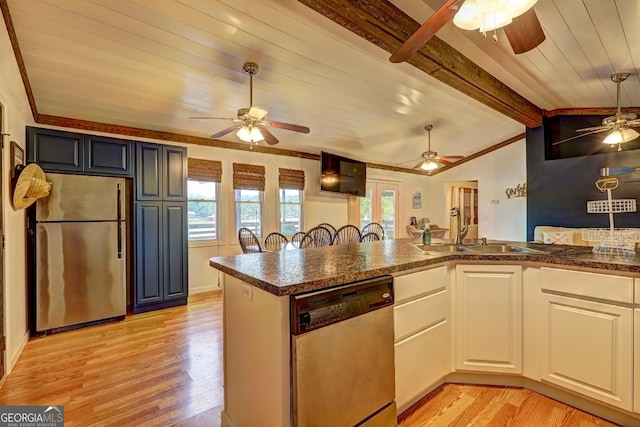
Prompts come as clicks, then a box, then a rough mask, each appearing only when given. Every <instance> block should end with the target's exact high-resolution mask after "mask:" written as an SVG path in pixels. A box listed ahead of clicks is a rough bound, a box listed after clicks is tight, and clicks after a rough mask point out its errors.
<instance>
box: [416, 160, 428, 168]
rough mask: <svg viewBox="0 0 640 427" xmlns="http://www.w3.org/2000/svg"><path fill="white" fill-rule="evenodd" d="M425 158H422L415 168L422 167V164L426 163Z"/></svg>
mask: <svg viewBox="0 0 640 427" xmlns="http://www.w3.org/2000/svg"><path fill="white" fill-rule="evenodd" d="M424 162H425V160H424V159H423V160H420V162H418V164H417V165H415V166H414V167H413V168H414V169H420V168H421V167H422V165H424Z"/></svg>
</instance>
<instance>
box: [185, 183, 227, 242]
mask: <svg viewBox="0 0 640 427" xmlns="http://www.w3.org/2000/svg"><path fill="white" fill-rule="evenodd" d="M219 186H220V184H218V183H217V182H207V181H195V180H191V179H189V180H187V202H188V203H187V206H188V208H189V210H188V212H189V214H188V215H189V217H188V224H189V240H190V241H193V240H217V239H218V210H219V209H218V194H219V192H220V190H219Z"/></svg>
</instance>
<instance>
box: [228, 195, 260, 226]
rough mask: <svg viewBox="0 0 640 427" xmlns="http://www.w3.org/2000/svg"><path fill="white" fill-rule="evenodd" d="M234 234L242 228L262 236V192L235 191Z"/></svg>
mask: <svg viewBox="0 0 640 427" xmlns="http://www.w3.org/2000/svg"><path fill="white" fill-rule="evenodd" d="M235 194H236V233H237V231H238V230H240V229H241V228H242V227H246V228H248V229H250V230H251V231H253V232H254V233H255V235H256V236H258V237H260V236H262V204H263V192H262V191H258V190H235Z"/></svg>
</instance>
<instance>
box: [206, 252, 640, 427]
mask: <svg viewBox="0 0 640 427" xmlns="http://www.w3.org/2000/svg"><path fill="white" fill-rule="evenodd" d="M517 245H518V246H521V247H528V248H532V249H535V250H538V251H542V252H535V253H505V254H503V253H501V254H496V253H469V252H457V253H445V252H440V253H436V252H426V251H422V250H421V249H420V248H419V247H418V246H417V245H415V244H413V243H412V241H411V240H410V239H397V240H383V241H377V242H370V243H362V244H352V245H344V246H331V247H325V248H315V249H307V250H294V251H282V252H270V253H259V254H246V255H241V256H230V257H216V258H212V259H211V260H210V265H211V266H212V267H214V268H216V269H218V270H220V271H222V272H224V273H225V274H226V276H225V281H224V333H225V342H224V357H225V368H224V370H225V409H224V412H223V421H224V422H225V423H226V424H225V425H230V426H238V427H244V426H250V425H256V424H258V423H262V425H273V426H288V425H290V424H291V421H290V420H291V409H290V408H291V399H292V390H291V384H292V379H291V374H290V364H291V355H290V352H291V350H290V347H291V335H290V297H291V296H292V295H298V294H304V293H307V292H315V291H320V290H323V289H327V288H332V287H336V286H339V285H343V284H345V283H351V282H356V281H360V280H365V279H371V278H375V277H380V276H383V275H392V276H393V277H394V292H395V305H394V325H395V326H394V328H395V338H394V341H395V342H394V352H395V386H396V404H397V407H398V413H400V412H402V411H403V410H405V409H407V408H408V407H409V406H411V405H412V404H413V403H415V402H416V401H417V400H419V398H420V397H422V396H424V395H425V394H426V393H428V392H429V391H431V390H433V389H435V388H437V387H438V386H439V385H441V384H442V383H444V382H454V381H455V382H470V383H473V382H478V383H485V384H499V385H513V386H523V387H527V388H529V389H532V390H534V391H537V392H540V393H542V394H545V395H548V396H550V397H552V398H555V399H557V400H560V401H564V402H566V403H568V404H570V405H573V406H576V407H579V408H581V409H583V410H586V411H589V412H592V413H595V414H597V415H599V416H602V417H604V418H607V419H610V420H612V421H614V422H618V423H620V424H623V425H640V255H636V256H608V255H598V254H594V253H592V252H591V248H590V247H577V246H560V245H542V244H534V243H517ZM634 325H635V327H634ZM634 329H635V335H634ZM634 346H635V351H634ZM578 362H579V363H578ZM255 417H259V418H255Z"/></svg>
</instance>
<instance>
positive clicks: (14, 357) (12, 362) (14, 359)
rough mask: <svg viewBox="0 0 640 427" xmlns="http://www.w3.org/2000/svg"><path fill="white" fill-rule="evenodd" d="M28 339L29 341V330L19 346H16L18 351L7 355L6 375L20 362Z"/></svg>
mask: <svg viewBox="0 0 640 427" xmlns="http://www.w3.org/2000/svg"><path fill="white" fill-rule="evenodd" d="M28 341H29V331H26V332H25V333H24V335H23V336H22V338H21V339H20V342H19V343H18V347H17V348H16V351H15V352H14V353H13V354H11V355H6V356H7V360H6V363H5V370H4V372H5V376H7V375H9V374H10V373H11V370H12V369H13V367H14V366H16V363H18V359H19V358H20V355H21V354H22V350H24V346H25V345H27V342H28Z"/></svg>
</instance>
